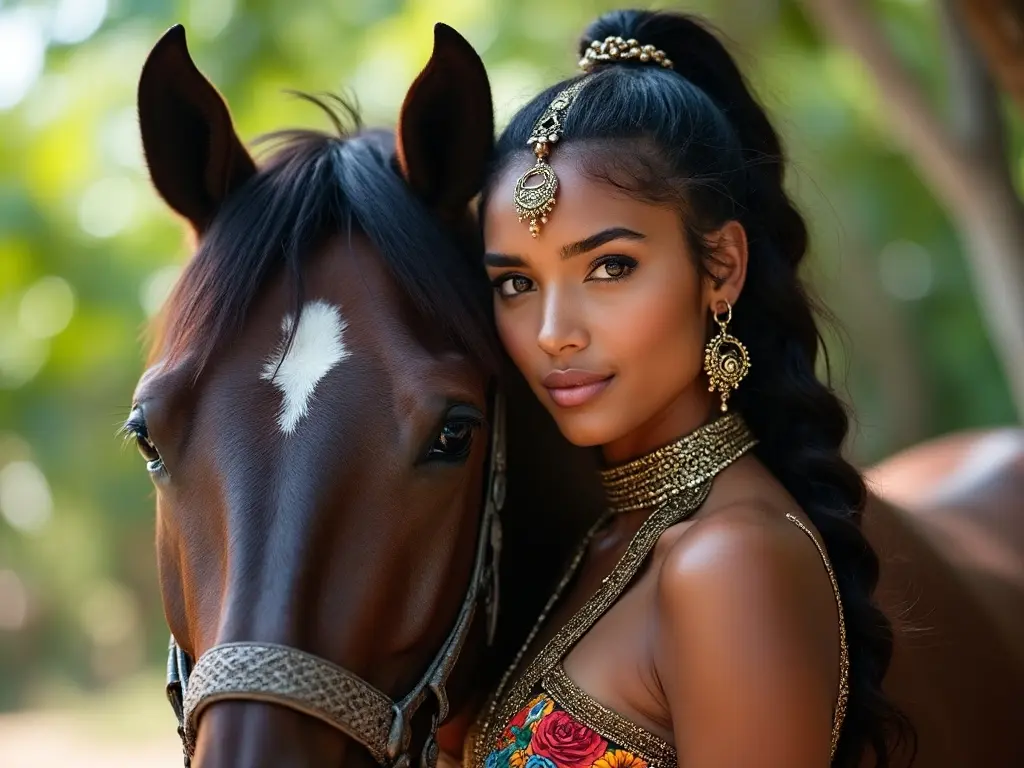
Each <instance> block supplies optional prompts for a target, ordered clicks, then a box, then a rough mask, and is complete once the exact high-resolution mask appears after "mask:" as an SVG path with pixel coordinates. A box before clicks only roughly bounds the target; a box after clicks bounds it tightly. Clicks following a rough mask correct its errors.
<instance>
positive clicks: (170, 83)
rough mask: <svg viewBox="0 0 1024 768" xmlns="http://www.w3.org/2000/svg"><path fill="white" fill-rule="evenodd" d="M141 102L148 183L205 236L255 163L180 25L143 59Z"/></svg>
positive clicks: (140, 115) (165, 35)
mask: <svg viewBox="0 0 1024 768" xmlns="http://www.w3.org/2000/svg"><path fill="white" fill-rule="evenodd" d="M138 107H139V127H140V129H141V131H142V148H143V152H144V153H145V156H146V164H147V165H148V166H149V175H150V178H151V179H152V180H153V185H154V186H155V187H156V189H157V192H159V193H160V196H161V197H162V198H163V199H164V200H165V201H166V202H167V204H168V205H169V206H171V208H173V209H174V210H175V211H177V212H178V213H180V214H181V215H182V216H184V217H185V218H186V219H188V221H189V222H190V223H191V225H192V227H193V229H195V231H196V233H197V234H198V235H202V234H203V232H205V230H206V228H207V226H209V224H210V222H211V221H212V219H213V217H214V215H215V214H216V213H217V211H218V209H219V208H220V206H221V204H222V203H223V202H224V201H225V200H226V199H227V197H228V196H229V195H230V194H231V193H232V192H233V191H235V190H236V189H237V188H238V187H239V186H241V185H242V184H243V183H244V182H245V181H246V180H247V179H248V178H249V177H250V176H252V175H253V174H255V173H256V164H255V163H254V162H253V160H252V158H251V157H250V156H249V153H248V152H247V151H246V149H245V146H244V145H243V144H242V142H241V140H240V139H239V138H238V135H237V134H236V133H235V129H234V126H233V125H232V123H231V113H230V112H228V108H227V105H226V104H225V103H224V99H222V98H221V96H220V94H219V93H217V90H216V89H215V88H214V87H213V86H212V85H211V84H210V81H209V80H207V79H206V78H205V77H204V76H203V74H202V73H201V72H200V71H199V70H198V69H197V68H196V65H195V64H194V63H193V61H192V57H191V56H190V55H189V52H188V46H187V45H186V43H185V28H184V27H182V26H181V25H180V24H179V25H177V26H174V27H171V29H169V30H168V31H167V32H166V33H165V34H164V36H163V37H162V38H160V41H159V42H158V43H157V44H156V45H155V46H154V47H153V50H152V51H151V52H150V54H149V57H148V58H147V59H146V63H145V65H144V66H143V68H142V76H141V77H140V78H139V93H138Z"/></svg>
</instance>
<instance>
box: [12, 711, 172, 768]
mask: <svg viewBox="0 0 1024 768" xmlns="http://www.w3.org/2000/svg"><path fill="white" fill-rule="evenodd" d="M168 715H170V713H169V712H168ZM172 717H173V716H172ZM91 719H92V718H90V717H88V716H86V717H83V716H82V715H81V714H79V713H77V712H76V713H56V712H25V713H17V714H12V715H0V766H3V767H4V768H70V767H71V766H74V768H180V766H181V756H180V755H181V748H180V746H179V744H178V737H177V734H176V733H175V731H174V727H173V724H172V723H170V722H169V723H168V724H167V732H166V736H154V735H142V734H139V733H134V734H133V733H125V734H123V736H122V737H117V736H116V735H114V734H112V733H110V732H109V729H108V728H107V727H101V728H99V729H97V728H96V727H91V726H95V725H96V724H95V723H90V720H91ZM146 730H149V729H146Z"/></svg>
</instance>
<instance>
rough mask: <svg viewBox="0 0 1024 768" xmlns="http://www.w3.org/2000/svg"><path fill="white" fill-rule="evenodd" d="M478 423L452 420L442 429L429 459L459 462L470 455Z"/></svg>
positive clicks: (431, 448) (429, 453)
mask: <svg viewBox="0 0 1024 768" xmlns="http://www.w3.org/2000/svg"><path fill="white" fill-rule="evenodd" d="M476 427H477V423H476V422H474V421H468V420H466V419H450V420H448V421H447V422H445V425H444V426H443V427H442V428H441V433H440V434H439V435H438V436H437V438H436V439H435V440H434V444H433V445H432V446H430V451H429V452H428V457H429V458H434V459H446V460H449V461H451V460H458V459H464V458H465V457H466V456H468V455H469V449H470V448H471V447H472V446H473V432H474V431H475V430H476Z"/></svg>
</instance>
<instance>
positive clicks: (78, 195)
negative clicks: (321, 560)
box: [0, 0, 1020, 710]
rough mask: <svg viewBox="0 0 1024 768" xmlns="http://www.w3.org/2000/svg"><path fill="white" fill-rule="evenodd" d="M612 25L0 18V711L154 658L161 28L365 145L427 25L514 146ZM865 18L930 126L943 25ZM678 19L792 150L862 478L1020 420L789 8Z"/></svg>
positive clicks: (834, 57) (203, 63)
mask: <svg viewBox="0 0 1024 768" xmlns="http://www.w3.org/2000/svg"><path fill="white" fill-rule="evenodd" d="M620 4H621V0H618V1H617V2H613V1H609V0H601V2H592V3H589V4H587V3H579V2H575V3H569V2H564V3H562V2H558V3H556V2H551V0H515V1H513V0H404V1H403V0H288V2H283V1H282V0H179V1H178V2H173V1H172V0H109V1H108V0H47V1H45V2H44V1H43V0H39V1H38V2H32V1H31V0H29V1H26V2H11V1H10V0H0V513H2V514H0V710H3V709H5V708H16V707H21V706H26V705H29V704H32V703H34V702H39V701H42V700H45V699H47V698H48V697H51V696H53V695H54V694H55V692H59V691H60V690H61V689H63V688H67V687H68V686H72V687H78V688H87V689H88V688H91V687H95V686H102V685H105V684H108V683H111V682H115V681H116V680H118V679H119V678H120V677H122V676H124V675H129V674H132V673H134V672H137V671H138V670H140V669H143V668H145V667H147V666H149V665H154V664H158V663H159V662H160V661H161V657H162V652H163V648H164V643H165V639H166V629H165V627H164V624H163V618H162V613H161V608H160V600H159V594H158V591H157V586H156V575H155V564H154V557H153V546H152V540H153V522H152V515H153V504H152V492H151V488H150V487H149V480H148V478H147V477H146V473H145V471H144V470H143V466H142V463H141V461H140V460H139V458H138V457H137V456H136V455H135V454H134V452H133V451H132V450H124V449H123V448H122V446H121V445H120V444H119V441H118V439H117V438H116V436H115V433H116V431H117V428H118V426H119V425H120V423H121V421H122V420H123V419H124V417H125V416H126V415H127V410H128V405H129V402H130V398H131V393H132V389H133V387H134V383H135V380H136V378H137V376H138V374H139V373H140V371H141V365H142V360H143V351H142V350H143V346H142V343H141V341H140V338H141V337H140V333H141V331H142V330H143V329H144V326H145V323H146V320H147V316H149V315H150V314H151V313H152V312H153V311H154V309H155V308H156V307H157V306H158V305H159V303H160V300H161V298H162V297H163V296H164V295H165V294H166V292H167V290H168V288H169V286H170V284H171V283H172V281H173V280H174V277H175V275H176V274H177V272H178V269H179V268H180V265H181V263H182V262H183V260H184V259H185V258H187V255H188V254H187V249H186V246H185V241H184V238H183V235H182V230H181V229H180V227H179V225H178V223H177V222H176V221H175V220H174V219H173V218H172V216H171V215H170V214H169V212H168V211H167V210H165V209H164V208H163V207H162V205H161V204H160V203H159V201H158V199H157V198H156V196H155V194H154V193H153V192H152V190H151V188H150V187H149V185H148V180H147V177H146V175H145V171H144V166H143V163H142V159H141V153H140V148H139V138H138V131H137V124H136V118H135V113H134V97H135V85H136V82H137V78H138V74H139V71H140V68H141V65H142V62H143V60H144V58H145V56H146V53H147V51H148V50H149V48H150V47H151V46H152V44H153V43H155V41H156V40H157V39H158V37H159V35H160V34H161V33H162V32H163V31H164V29H165V28H167V27H168V26H170V25H171V24H173V23H175V22H179V21H180V22H183V23H184V24H185V25H186V28H187V30H188V34H189V40H190V46H191V49H192V53H193V56H194V57H195V59H196V60H197V62H198V63H199V65H200V67H201V68H202V69H203V70H204V71H205V72H206V73H207V75H208V76H209V77H210V78H211V79H212V80H213V81H214V83H215V84H216V85H217V86H218V87H219V88H220V89H221V91H222V92H223V93H224V94H225V96H226V97H227V99H228V101H229V103H230V104H231V105H232V109H233V111H234V115H235V119H236V124H237V126H238V129H239V131H240V133H241V134H242V135H243V136H245V137H247V138H251V137H254V136H255V135H256V134H258V133H260V132H263V131H268V130H272V129H277V128H281V127H284V126H293V125H310V124H313V125H320V124H321V123H322V121H321V117H320V116H319V115H318V114H317V113H316V111H315V110H313V109H312V108H310V107H309V106H308V105H305V104H304V103H302V102H301V101H299V100H297V99H295V98H294V97H291V96H288V95H286V94H285V93H284V92H283V91H284V89H286V88H298V89H302V90H306V91H324V90H342V91H344V92H346V93H349V94H354V95H355V96H356V97H357V99H358V101H359V103H360V104H361V106H362V109H363V114H364V117H365V119H366V122H367V123H370V124H384V125H390V124H392V123H393V121H394V118H395V115H396V114H397V111H398V107H399V105H400V103H401V99H402V97H403V96H404V94H405V90H406V88H407V87H408V85H409V84H410V82H411V81H412V79H413V78H414V76H415V75H416V73H417V72H418V70H419V68H420V67H421V66H422V65H423V63H424V62H425V61H426V59H427V57H428V55H429V51H430V47H431V28H432V25H433V23H434V22H435V21H446V22H447V23H449V24H451V25H452V26H454V27H456V28H457V29H459V30H460V31H461V32H462V33H463V34H464V35H466V36H467V37H468V38H469V40H470V41H471V42H472V43H473V44H474V45H475V46H476V47H477V48H478V50H479V51H480V52H481V53H482V55H483V58H484V60H485V62H486V64H487V65H488V67H489V69H490V72H491V74H492V78H493V89H494V94H495V101H496V109H497V116H498V121H499V124H502V123H503V122H504V121H505V120H506V119H507V117H508V116H509V115H510V114H511V112H512V111H513V110H514V109H515V108H516V106H517V105H518V104H521V103H522V102H523V101H524V100H525V99H527V98H529V97H530V96H532V95H533V93H535V92H536V90H537V89H538V88H540V87H541V86H544V85H546V84H548V83H550V82H552V81H553V80H554V79H555V78H559V77H562V76H565V75H566V74H568V73H569V72H570V71H571V69H572V68H573V66H574V64H575V61H576V55H575V40H576V37H577V36H578V34H579V33H580V32H581V31H582V29H583V27H584V25H585V24H586V23H587V22H588V21H589V20H590V19H591V18H592V17H593V16H595V15H596V14H597V13H598V12H600V11H602V10H607V9H609V8H613V7H616V6H618V5H620ZM873 5H874V8H875V10H876V12H877V13H879V14H881V15H882V16H883V18H884V22H885V28H886V30H887V32H888V34H889V35H890V36H891V38H892V40H893V42H894V44H895V45H896V46H897V48H898V50H899V52H900V54H901V55H902V57H903V58H904V59H905V61H906V62H907V63H908V65H909V66H910V67H911V68H912V69H913V70H914V71H915V73H916V74H917V75H918V76H919V77H920V78H921V79H922V82H923V83H924V85H925V87H926V89H927V91H928V92H929V93H930V94H931V95H932V96H933V97H934V99H935V100H936V102H937V103H938V104H940V105H941V104H942V99H943V94H944V85H943V73H944V63H943V55H942V51H941V44H940V40H939V36H938V34H937V29H936V23H935V21H934V19H933V9H932V8H931V7H930V5H929V4H928V3H927V2H923V1H921V0H916V1H915V0H884V2H874V3H873ZM685 7H686V8H688V9H690V10H694V11H697V12H700V13H704V14H706V15H708V16H709V18H711V19H712V20H713V21H714V22H715V23H716V25H717V26H718V27H719V28H720V29H722V30H723V32H724V33H725V34H726V35H727V37H728V38H729V39H730V40H731V41H732V45H733V48H734V50H735V52H736V53H737V55H738V57H739V60H740V62H741V65H742V66H743V67H744V69H745V70H746V72H747V73H748V74H749V76H750V78H751V80H752V82H753V84H754V85H755V87H756V88H757V90H758V91H759V93H760V94H761V96H762V98H763V100H764V102H765V104H766V105H767V106H768V108H769V109H770V110H771V112H772V114H773V115H774V117H775V120H776V122H777V125H778V127H779V128H780V130H781V131H782V133H783V134H784V136H785V138H786V142H787V145H788V147H789V148H790V151H791V154H792V158H793V173H792V175H791V179H790V180H791V184H792V189H793V191H794V193H795V194H796V195H797V197H798V199H799V200H800V201H801V204H802V205H803V208H804V210H805V212H806V213H807V215H808V217H809V219H810V221H811V224H812V228H813V231H814V243H815V249H814V255H815V258H814V263H813V265H812V266H811V267H810V269H809V271H808V276H809V277H810V278H811V279H812V280H813V281H814V282H815V283H816V285H817V287H818V290H819V292H820V293H821V294H822V295H823V296H824V299H825V303H826V304H827V305H828V306H829V307H830V308H831V309H832V310H833V311H834V312H835V314H836V315H837V316H838V318H839V319H840V321H841V323H842V325H843V326H844V327H845V331H846V334H845V335H846V342H845V344H843V345H833V353H834V354H833V371H834V373H836V374H837V375H838V378H839V384H840V385H841V386H843V387H845V388H846V389H847V390H848V391H849V393H850V396H851V399H852V401H853V403H854V404H855V406H856V412H857V419H858V426H857V430H856V434H855V436H854V440H853V445H852V450H853V452H854V455H855V456H856V457H857V458H858V460H860V461H862V462H869V461H873V460H876V459H878V458H881V457H883V456H885V455H887V454H890V453H892V452H893V451H894V450H896V449H898V448H901V447H903V446H905V445H908V444H910V443H913V442H916V441H919V440H921V439H923V438H925V437H928V436H931V435H934V434H937V433H941V432H945V431H948V430H953V429H958V428H963V427H970V426H978V425H987V424H996V423H1002V422H1007V421H1012V420H1013V411H1012V408H1011V404H1010V401H1009V398H1008V396H1007V393H1006V389H1005V387H1004V383H1003V381H1002V380H1001V378H1000V375H999V372H998V367H997V365H996V362H995V359H994V356H993V352H992V349H991V347H990V345H989V342H988V340H987V338H986V332H985V328H984V327H983V325H982V322H981V320H980V319H979V315H978V306H977V299H976V298H975V297H974V295H973V293H972V289H971V284H970V279H969V275H968V271H967V269H966V268H965V264H964V261H963V254H962V252H961V248H960V244H959V241H958V239H957V237H956V233H955V232H954V231H953V230H952V229H951V227H950V224H949V221H948V220H947V218H946V216H945V215H944V213H943V212H942V210H940V208H939V207H938V206H937V204H936V203H935V202H934V200H933V198H932V196H931V195H930V194H929V191H928V190H927V189H926V188H925V187H923V186H922V184H921V182H920V181H919V180H918V178H917V177H916V176H915V174H914V172H913V170H912V169H911V168H910V167H909V166H908V165H907V163H906V161H905V159H904V158H903V157H902V156H901V155H900V154H899V152H898V151H897V150H896V149H895V148H894V146H893V144H892V143H891V142H890V139H889V135H888V132H887V128H886V121H885V118H886V115H884V114H882V113H880V109H879V105H878V102H877V100H876V97H875V93H874V88H873V85H872V83H871V82H870V81H869V80H868V79H867V78H866V75H865V74H864V72H863V70H862V69H861V68H860V66H859V64H858V62H857V61H856V60H854V59H851V58H850V57H849V56H848V55H847V54H846V53H844V52H842V51H839V50H836V49H835V48H833V47H830V46H828V45H824V44H823V43H822V42H821V41H820V40H819V38H818V36H817V34H816V33H815V31H814V30H812V29H811V28H810V27H809V26H808V24H807V22H806V21H805V19H804V18H803V16H802V15H801V14H800V12H799V11H798V9H797V8H796V7H795V6H794V5H792V4H791V3H790V2H784V1H781V0H780V1H778V2H757V3H751V2H749V0H716V1H712V0H706V1H705V2H690V3H687V4H686V6H685ZM1015 129H1019V126H1015ZM1014 145H1015V146H1016V147H1019V146H1020V141H1019V130H1018V134H1017V136H1016V139H1015V144H1014ZM1014 162H1016V163H1017V165H1018V166H1020V162H1019V155H1017V156H1016V159H1015V160H1014ZM758 362H761V361H758ZM769 364H770V361H769ZM154 695H158V694H154Z"/></svg>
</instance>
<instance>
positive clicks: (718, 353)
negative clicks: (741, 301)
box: [704, 301, 750, 411]
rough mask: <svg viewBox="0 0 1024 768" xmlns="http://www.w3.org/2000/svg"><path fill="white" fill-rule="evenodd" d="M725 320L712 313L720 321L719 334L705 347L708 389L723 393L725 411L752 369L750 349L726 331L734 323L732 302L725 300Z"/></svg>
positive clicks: (718, 313) (723, 408)
mask: <svg viewBox="0 0 1024 768" xmlns="http://www.w3.org/2000/svg"><path fill="white" fill-rule="evenodd" d="M725 306H726V312H727V313H728V314H727V316H726V318H725V320H722V319H721V318H720V317H719V315H721V314H722V313H721V312H715V313H714V314H713V315H712V316H713V317H714V318H715V322H716V323H718V334H717V335H715V336H713V337H712V338H711V341H709V342H708V344H707V346H706V347H704V372H705V373H707V375H708V392H714V391H715V390H716V389H717V390H718V391H719V392H720V393H721V397H722V410H723V411H727V410H729V406H728V405H727V401H728V400H729V395H730V394H731V393H732V390H734V389H738V388H739V386H740V382H741V381H742V380H743V377H744V376H746V375H747V372H748V371H749V370H750V357H749V356H748V355H747V348H746V347H745V346H743V343H742V342H741V341H740V340H739V339H737V338H736V337H735V336H730V335H729V334H728V333H727V329H728V325H729V323H731V322H732V304H730V303H729V302H728V301H726V302H725Z"/></svg>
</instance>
